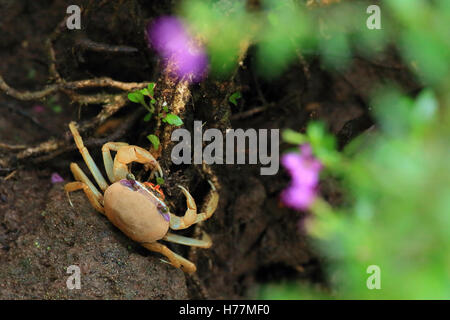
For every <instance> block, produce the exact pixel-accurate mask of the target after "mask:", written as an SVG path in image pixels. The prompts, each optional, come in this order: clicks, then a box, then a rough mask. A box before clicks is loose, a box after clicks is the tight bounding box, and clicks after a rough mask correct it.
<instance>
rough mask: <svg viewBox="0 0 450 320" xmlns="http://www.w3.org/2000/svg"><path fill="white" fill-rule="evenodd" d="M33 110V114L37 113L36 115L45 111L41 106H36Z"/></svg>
mask: <svg viewBox="0 0 450 320" xmlns="http://www.w3.org/2000/svg"><path fill="white" fill-rule="evenodd" d="M32 109H33V112H35V113H42V112H44V111H45V108H44V106H41V105H40V104H36V105H34V106H33V108H32Z"/></svg>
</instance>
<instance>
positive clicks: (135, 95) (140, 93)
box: [128, 82, 156, 121]
mask: <svg viewBox="0 0 450 320" xmlns="http://www.w3.org/2000/svg"><path fill="white" fill-rule="evenodd" d="M155 86H156V84H155V83H154V82H151V83H149V84H148V86H147V88H144V89H140V90H136V91H133V92H130V93H129V94H128V99H129V100H130V101H131V102H134V103H140V104H141V105H142V106H143V107H144V108H145V109H147V111H148V114H147V115H146V116H145V118H144V121H150V119H151V117H152V115H153V114H154V113H155V103H156V99H155V98H154V97H153V96H154V94H155ZM145 97H149V98H150V103H147V101H146V99H145Z"/></svg>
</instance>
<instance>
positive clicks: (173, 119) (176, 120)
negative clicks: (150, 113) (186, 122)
mask: <svg viewBox="0 0 450 320" xmlns="http://www.w3.org/2000/svg"><path fill="white" fill-rule="evenodd" d="M164 121H165V122H167V123H168V124H171V125H174V126H181V125H182V124H183V120H181V118H180V117H179V116H177V115H175V114H173V113H169V114H167V115H166V117H165V118H164Z"/></svg>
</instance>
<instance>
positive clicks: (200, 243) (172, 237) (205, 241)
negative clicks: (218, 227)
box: [163, 232, 212, 249]
mask: <svg viewBox="0 0 450 320" xmlns="http://www.w3.org/2000/svg"><path fill="white" fill-rule="evenodd" d="M163 240H165V241H169V242H173V243H179V244H184V245H186V246H191V247H198V248H205V249H207V248H209V247H211V245H212V240H211V237H210V236H209V235H208V234H207V233H206V232H203V237H202V239H194V238H189V237H183V236H180V235H177V234H173V233H170V232H168V233H167V234H166V235H165V236H164V238H163Z"/></svg>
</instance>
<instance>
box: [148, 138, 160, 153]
mask: <svg viewBox="0 0 450 320" xmlns="http://www.w3.org/2000/svg"><path fill="white" fill-rule="evenodd" d="M147 139H148V140H150V142H151V143H152V145H153V149H155V150H158V149H159V145H160V142H159V138H158V137H157V136H155V135H154V134H149V135H148V136H147Z"/></svg>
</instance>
